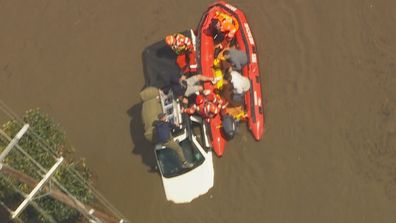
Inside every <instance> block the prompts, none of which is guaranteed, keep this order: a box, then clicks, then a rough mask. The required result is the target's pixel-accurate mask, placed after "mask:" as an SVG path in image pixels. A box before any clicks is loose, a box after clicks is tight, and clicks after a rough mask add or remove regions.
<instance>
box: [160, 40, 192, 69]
mask: <svg viewBox="0 0 396 223" xmlns="http://www.w3.org/2000/svg"><path fill="white" fill-rule="evenodd" d="M165 42H166V44H167V45H168V46H170V48H171V49H172V50H173V52H175V53H176V54H177V58H176V64H177V65H178V66H179V68H180V69H181V71H182V73H183V74H186V73H195V72H196V71H197V67H198V65H197V62H196V58H195V50H194V45H193V43H192V41H191V39H190V38H189V37H187V36H185V35H183V34H180V33H175V34H172V35H168V36H166V37H165Z"/></svg>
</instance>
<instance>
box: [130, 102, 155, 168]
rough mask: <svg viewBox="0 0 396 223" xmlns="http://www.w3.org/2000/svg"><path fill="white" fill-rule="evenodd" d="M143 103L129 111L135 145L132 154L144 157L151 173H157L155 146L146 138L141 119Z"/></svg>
mask: <svg viewBox="0 0 396 223" xmlns="http://www.w3.org/2000/svg"><path fill="white" fill-rule="evenodd" d="M141 112H142V103H138V104H135V105H133V106H132V107H131V108H130V109H129V110H128V111H127V113H128V116H129V117H130V122H129V129H130V134H131V138H132V141H133V144H134V148H133V149H132V153H133V154H135V155H139V156H141V157H142V162H143V163H144V164H145V165H147V166H148V167H149V168H150V169H149V172H151V173H152V172H157V170H156V161H155V155H154V145H153V144H152V143H151V142H149V141H147V140H146V138H145V137H144V124H143V121H142V118H141Z"/></svg>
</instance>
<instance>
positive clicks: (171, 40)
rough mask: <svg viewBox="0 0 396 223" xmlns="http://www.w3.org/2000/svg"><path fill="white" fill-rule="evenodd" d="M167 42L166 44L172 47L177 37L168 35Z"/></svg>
mask: <svg viewBox="0 0 396 223" xmlns="http://www.w3.org/2000/svg"><path fill="white" fill-rule="evenodd" d="M165 42H166V44H168V45H169V46H171V45H173V44H174V43H175V37H174V36H173V35H168V36H166V37H165Z"/></svg>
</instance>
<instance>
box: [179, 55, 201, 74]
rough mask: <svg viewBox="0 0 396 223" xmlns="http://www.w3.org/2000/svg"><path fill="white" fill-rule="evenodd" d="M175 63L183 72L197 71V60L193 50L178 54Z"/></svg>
mask: <svg viewBox="0 0 396 223" xmlns="http://www.w3.org/2000/svg"><path fill="white" fill-rule="evenodd" d="M176 64H177V66H178V67H179V68H180V70H181V71H182V73H183V74H186V73H196V72H197V68H198V65H197V60H196V58H195V51H194V50H193V51H189V52H186V53H183V54H179V55H178V56H177V58H176Z"/></svg>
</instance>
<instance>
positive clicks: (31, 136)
mask: <svg viewBox="0 0 396 223" xmlns="http://www.w3.org/2000/svg"><path fill="white" fill-rule="evenodd" d="M23 121H24V122H25V123H28V124H29V125H30V128H29V130H28V132H27V133H26V134H25V135H24V136H23V137H22V139H21V140H20V141H19V143H18V145H19V146H20V147H21V148H23V149H24V151H25V152H26V153H28V154H29V155H30V156H31V157H32V158H33V159H34V160H36V161H37V162H38V163H39V164H40V165H41V166H43V167H44V168H45V169H46V170H49V169H50V168H51V167H52V166H53V165H54V164H55V162H56V159H55V157H60V156H63V157H64V158H65V160H64V161H63V163H62V165H61V167H60V168H59V169H58V170H57V172H56V173H55V175H54V177H55V179H56V180H57V181H58V182H59V183H60V184H62V185H63V187H64V188H66V189H67V190H68V191H69V192H70V193H71V194H72V195H73V196H75V197H76V198H77V199H78V200H79V201H81V202H82V203H84V204H90V203H92V202H93V200H94V196H93V194H92V191H90V190H89V189H88V188H87V187H86V186H85V183H84V181H86V182H90V181H91V179H92V174H91V173H90V171H89V170H88V168H87V167H86V165H85V162H84V160H74V159H73V154H74V151H73V149H72V147H71V146H70V145H69V144H68V143H67V141H66V138H65V134H64V132H63V131H62V130H61V128H60V126H59V124H57V123H56V122H55V121H54V120H52V119H50V118H49V117H48V116H46V115H44V114H43V113H42V112H41V111H40V110H39V109H34V110H29V111H27V112H26V113H25V115H24V117H23ZM21 128H22V124H21V123H20V122H18V121H16V120H10V121H8V122H6V123H5V124H4V125H3V126H2V130H3V131H4V132H5V133H7V135H8V136H10V137H11V138H12V137H14V136H15V135H16V134H17V133H18V131H19V130H20V129H21ZM8 143H9V141H8V140H6V139H5V138H4V137H0V152H1V151H3V149H4V148H5V147H6V146H7V145H8ZM50 150H51V151H50ZM4 163H5V164H7V165H8V166H10V167H12V168H14V169H17V170H19V171H20V172H23V173H24V174H26V175H28V176H31V177H33V178H34V179H36V180H37V181H39V180H40V179H41V176H40V173H38V170H39V169H38V167H37V166H35V165H34V163H33V162H31V161H30V160H29V158H28V157H27V156H25V155H23V154H21V153H20V152H18V151H17V150H16V148H14V149H13V150H12V151H11V153H9V154H8V156H7V157H6V159H5V161H4ZM75 172H77V173H78V175H79V176H80V177H82V178H83V179H84V180H83V181H81V180H80V179H79V178H78V177H76V175H75V174H74V173H75ZM41 174H42V173H41ZM1 176H2V177H0V200H1V201H5V202H7V201H11V202H12V201H15V200H16V199H18V198H19V199H18V200H21V196H20V195H19V194H18V193H17V192H16V191H15V190H14V189H13V188H12V187H11V184H13V185H16V187H17V188H18V189H19V190H20V191H23V192H24V193H30V191H31V190H32V187H31V186H28V185H26V184H24V183H21V182H19V181H18V180H17V179H15V178H11V177H5V176H4V175H1ZM3 176H4V177H3ZM10 183H11V184H10ZM53 185H55V184H54V183H53ZM56 188H57V187H56ZM35 202H36V203H37V204H38V205H39V206H40V207H41V208H42V209H44V210H45V211H46V212H47V213H48V214H49V215H51V216H52V217H53V218H54V219H55V220H56V221H57V222H66V221H67V222H70V221H71V220H73V219H76V218H79V217H80V214H79V212H78V211H76V210H75V209H73V208H70V207H68V206H66V205H64V204H63V203H61V202H59V201H57V200H55V199H53V198H51V197H49V196H44V197H41V198H38V199H35ZM14 203H15V202H14ZM21 219H23V220H24V221H26V222H47V220H46V219H45V218H44V216H42V215H40V214H39V213H38V212H37V211H35V210H33V209H32V208H31V207H30V206H29V208H28V209H26V210H25V211H24V212H23V214H22V215H21Z"/></svg>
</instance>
